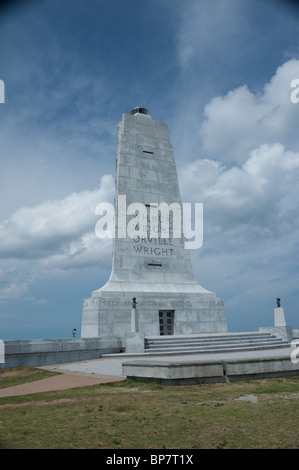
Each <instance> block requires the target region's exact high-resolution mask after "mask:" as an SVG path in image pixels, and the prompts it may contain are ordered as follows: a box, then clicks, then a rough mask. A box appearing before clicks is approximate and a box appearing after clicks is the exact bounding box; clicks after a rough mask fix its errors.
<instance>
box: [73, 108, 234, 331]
mask: <svg viewBox="0 0 299 470" xmlns="http://www.w3.org/2000/svg"><path fill="white" fill-rule="evenodd" d="M136 203H137V205H136ZM138 204H139V205H138ZM161 204H162V205H161ZM163 204H164V205H163ZM173 204H174V205H173ZM162 207H163V208H165V207H166V209H167V208H168V209H169V210H168V212H167V210H166V212H165V211H162V210H161V209H162ZM178 207H179V208H180V207H182V204H181V197H180V191H179V185H178V178H177V171H176V165H175V159H174V153H173V149H172V146H171V143H170V140H169V135H168V128H167V125H166V124H164V123H162V122H158V121H154V120H153V119H152V118H151V116H150V115H149V114H148V111H147V110H146V109H145V108H134V109H133V110H132V111H131V113H130V114H123V116H122V121H121V122H120V123H119V125H118V142H117V157H116V186H115V212H114V214H115V217H114V236H113V249H112V272H111V275H110V279H109V280H108V282H107V283H106V284H105V285H104V286H103V287H101V288H100V289H98V290H96V291H94V292H92V294H91V297H90V298H89V299H84V302H83V314H82V329H81V336H82V338H91V337H104V336H119V337H121V338H125V336H126V335H127V334H130V333H134V334H135V333H136V332H137V331H138V332H142V333H143V334H144V335H146V336H156V335H184V334H193V333H223V332H227V323H226V316H225V309H224V303H223V300H222V299H219V298H217V297H216V294H215V293H213V292H210V291H208V290H206V289H205V288H204V287H202V286H201V285H200V284H199V283H198V282H197V281H196V280H195V278H194V276H193V271H192V265H191V259H190V253H189V250H188V248H186V242H185V240H184V236H179V234H178V232H179V230H177V229H181V228H182V219H180V218H178V219H174V217H175V210H172V208H174V209H177V208H178ZM136 208H137V210H136ZM153 214H154V215H153ZM178 221H179V222H178ZM174 222H175V224H174ZM163 224H164V225H163ZM129 229H130V230H129ZM167 229H168V231H167ZM129 231H130V235H128V233H129ZM163 231H165V233H163ZM132 301H133V304H132ZM132 305H133V307H132Z"/></svg>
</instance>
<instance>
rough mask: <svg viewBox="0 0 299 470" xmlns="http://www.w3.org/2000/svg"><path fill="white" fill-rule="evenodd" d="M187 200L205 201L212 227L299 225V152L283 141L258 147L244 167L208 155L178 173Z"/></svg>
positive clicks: (277, 229)
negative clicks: (225, 163)
mask: <svg viewBox="0 0 299 470" xmlns="http://www.w3.org/2000/svg"><path fill="white" fill-rule="evenodd" d="M179 177H180V183H181V191H182V195H183V199H184V200H190V201H191V200H192V201H194V202H203V203H204V223H205V224H206V229H207V230H212V228H213V230H215V228H218V229H219V230H221V231H222V232H223V233H225V232H227V233H230V234H231V233H233V232H235V234H239V233H240V232H241V231H243V232H244V237H245V239H247V241H249V240H250V238H251V237H252V236H253V235H254V236H263V237H264V236H273V234H276V235H277V234H279V233H280V234H281V233H283V232H284V231H285V229H286V227H288V229H289V228H290V227H294V226H296V225H297V224H298V215H297V213H298V206H299V189H298V179H299V152H297V153H296V152H290V151H286V150H285V148H284V146H283V145H282V144H268V145H262V146H260V147H259V148H257V149H255V150H253V151H252V152H251V154H250V156H249V158H248V160H247V161H246V162H245V163H244V165H242V167H236V166H234V167H232V168H226V167H225V166H224V165H222V164H221V163H220V162H217V161H213V160H208V159H203V160H197V161H195V162H193V163H192V164H189V165H186V166H185V167H183V168H181V169H180V172H179Z"/></svg>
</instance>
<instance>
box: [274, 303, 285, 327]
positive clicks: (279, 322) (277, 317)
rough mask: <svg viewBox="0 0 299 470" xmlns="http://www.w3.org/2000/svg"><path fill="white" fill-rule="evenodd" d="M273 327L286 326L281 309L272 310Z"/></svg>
mask: <svg viewBox="0 0 299 470" xmlns="http://www.w3.org/2000/svg"><path fill="white" fill-rule="evenodd" d="M274 326H287V324H286V320H285V316H284V310H283V308H282V307H275V308H274Z"/></svg>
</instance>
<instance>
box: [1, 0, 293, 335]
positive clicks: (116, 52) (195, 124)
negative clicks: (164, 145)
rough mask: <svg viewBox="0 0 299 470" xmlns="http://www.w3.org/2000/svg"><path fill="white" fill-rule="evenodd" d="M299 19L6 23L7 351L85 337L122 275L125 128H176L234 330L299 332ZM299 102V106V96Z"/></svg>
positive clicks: (254, 12) (209, 11) (200, 11)
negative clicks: (113, 231) (101, 293)
mask: <svg viewBox="0 0 299 470" xmlns="http://www.w3.org/2000/svg"><path fill="white" fill-rule="evenodd" d="M298 26H299V10H298V8H297V7H296V2H288V1H278V0H277V1H275V0H271V1H270V0H269V1H267V0H264V1H261V0H242V1H239V0H213V2H210V1H208V0H188V1H182V0H109V1H108V0H84V1H83V0H63V1H62V0H39V1H37V0H27V1H23V2H22V1H19V2H17V1H16V2H10V3H7V5H6V7H1V9H0V79H2V80H3V81H4V83H5V103H0V161H1V166H0V168H1V172H0V194H1V204H0V338H1V339H23V338H29V339H30V338H49V337H70V336H71V331H72V329H73V328H74V327H76V328H77V330H78V333H79V334H80V327H81V313H82V302H83V298H85V297H89V296H90V294H91V291H93V290H95V289H98V288H99V287H101V286H102V285H103V284H104V283H105V282H106V280H107V279H108V277H109V275H110V270H111V243H110V242H109V240H99V239H97V238H96V237H95V233H94V228H95V224H96V222H97V217H96V216H95V214H94V210H95V207H96V206H97V204H98V203H100V202H112V200H113V195H114V177H115V155H116V138H117V124H118V122H119V121H120V120H121V116H122V114H123V113H126V112H127V113H128V112H130V110H131V109H132V108H133V107H134V106H145V107H147V108H148V109H149V112H150V115H151V116H152V118H153V119H155V120H158V121H163V122H166V123H167V124H168V127H169V133H170V138H171V142H172V144H173V147H174V152H175V158H176V163H177V169H178V174H179V181H180V188H181V193H182V198H183V200H184V201H186V202H203V203H204V241H203V246H202V247H201V248H200V249H199V250H194V251H193V252H192V262H193V267H194V274H195V276H196V278H197V279H198V281H199V282H200V284H201V285H203V286H204V287H206V288H207V289H209V290H212V291H214V292H216V293H217V296H219V297H222V298H223V299H224V301H225V306H226V314H227V321H228V327H229V330H230V331H246V330H257V329H258V327H259V326H270V325H272V324H273V308H274V306H275V299H276V297H281V299H282V305H283V307H284V309H285V315H286V319H287V322H288V324H290V325H291V326H293V327H294V328H299V314H298V306H299V289H298V287H299V283H298V281H299V263H298V240H299V237H298V235H299V218H298V209H299V189H298V179H299V178H298V177H299V139H298V124H299V103H292V102H291V100H290V95H291V92H292V88H290V83H291V81H292V80H293V79H295V78H299V32H298V31H299V28H298ZM298 96H299V94H298Z"/></svg>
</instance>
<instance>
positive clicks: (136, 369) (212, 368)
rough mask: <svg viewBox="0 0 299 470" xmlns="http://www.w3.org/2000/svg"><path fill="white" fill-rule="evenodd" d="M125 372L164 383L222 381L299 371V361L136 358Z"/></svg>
mask: <svg viewBox="0 0 299 470" xmlns="http://www.w3.org/2000/svg"><path fill="white" fill-rule="evenodd" d="M291 351H292V350H291V349H290V353H291ZM123 375H125V376H126V377H127V379H134V380H139V381H152V382H157V383H162V384H165V385H185V384H201V383H221V382H231V381H238V380H248V379H258V378H266V377H283V376H287V375H299V363H293V362H292V361H291V357H290V356H285V357H268V358H257V359H239V360H227V361H221V360H217V361H192V362H191V361H190V362H188V361H186V362H183V361H182V362H168V361H165V362H164V361H163V362H162V361H148V360H147V361H144V360H135V361H128V362H123Z"/></svg>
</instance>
